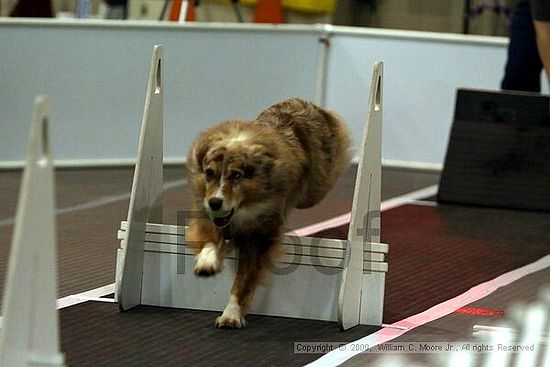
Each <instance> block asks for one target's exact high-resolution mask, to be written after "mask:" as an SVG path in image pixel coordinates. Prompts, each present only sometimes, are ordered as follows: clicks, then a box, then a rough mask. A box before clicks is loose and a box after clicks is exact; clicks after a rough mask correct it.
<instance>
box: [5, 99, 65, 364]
mask: <svg viewBox="0 0 550 367" xmlns="http://www.w3.org/2000/svg"><path fill="white" fill-rule="evenodd" d="M49 120H50V99H49V97H47V96H45V95H40V96H38V97H36V99H35V106H34V114H33V121H32V125H31V133H30V142H29V148H28V154H27V164H26V166H25V170H24V173H23V179H22V183H21V190H20V194H19V199H18V204H17V215H16V220H15V225H14V231H13V240H12V244H11V253H10V258H9V266H8V276H7V279H6V287H5V293H4V299H3V304H2V305H3V310H2V315H3V319H2V339H1V342H0V366H6V367H8V366H9V367H31V366H34V367H37V366H43V367H46V366H48V367H62V366H64V365H65V364H64V357H63V354H62V353H61V352H60V343H59V322H58V315H57V255H56V254H57V249H56V244H55V237H56V234H55V214H54V175H53V168H52V157H51V153H50V144H49V135H48V123H49Z"/></svg>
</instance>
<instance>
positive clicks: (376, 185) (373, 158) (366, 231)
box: [339, 62, 386, 330]
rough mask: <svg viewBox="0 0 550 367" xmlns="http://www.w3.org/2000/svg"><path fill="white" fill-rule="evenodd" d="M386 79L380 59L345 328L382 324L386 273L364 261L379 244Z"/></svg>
mask: <svg viewBox="0 0 550 367" xmlns="http://www.w3.org/2000/svg"><path fill="white" fill-rule="evenodd" d="M383 78H384V67H383V64H382V63H381V62H378V63H376V64H375V65H374V71H373V73H372V81H371V89H370V90H371V92H370V95H369V102H368V108H367V116H366V120H365V128H364V130H363V146H362V147H361V153H360V156H359V157H360V159H359V165H358V167H357V176H356V179H355V190H354V194H353V204H352V209H351V220H350V225H349V230H348V246H349V250H348V254H347V255H348V260H347V262H348V264H347V266H346V267H344V271H343V273H342V286H341V287H340V297H339V304H340V312H341V315H340V317H339V320H340V322H341V327H342V329H344V330H346V329H349V328H350V327H353V326H356V325H358V324H368V325H379V324H381V323H382V311H383V308H384V288H385V278H386V273H385V272H378V271H372V269H369V268H368V267H367V266H365V264H370V263H371V261H372V260H373V259H372V258H371V256H372V254H373V253H375V251H373V250H374V248H373V246H376V244H378V243H380V229H381V228H380V200H381V175H382V168H381V165H382V163H381V162H382V105H383V89H382V81H383Z"/></svg>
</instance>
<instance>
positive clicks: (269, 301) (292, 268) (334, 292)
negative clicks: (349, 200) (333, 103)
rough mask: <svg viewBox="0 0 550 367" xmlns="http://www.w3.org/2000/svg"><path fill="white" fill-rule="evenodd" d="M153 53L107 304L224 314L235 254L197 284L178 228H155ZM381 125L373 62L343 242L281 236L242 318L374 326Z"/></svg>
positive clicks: (381, 266)
mask: <svg viewBox="0 0 550 367" xmlns="http://www.w3.org/2000/svg"><path fill="white" fill-rule="evenodd" d="M159 55H160V48H159V47H158V46H156V47H155V51H154V53H153V60H152V64H151V73H150V76H149V87H148V91H147V98H146V105H145V113H144V117H143V123H142V128H141V129H142V130H141V137H140V144H139V151H138V159H137V161H138V164H137V165H136V171H135V174H134V183H133V187H132V197H131V199H130V208H129V210H128V220H127V221H123V222H122V223H121V228H120V230H119V232H118V238H119V239H120V240H121V247H120V248H119V250H118V253H117V275H116V295H115V296H116V299H117V301H118V303H119V305H120V309H122V310H127V309H129V308H131V307H134V306H136V305H138V304H146V305H156V306H166V307H178V308H191V309H202V310H212V311H222V310H223V309H224V307H225V305H226V303H227V298H228V296H229V291H230V289H231V284H232V281H233V278H234V276H235V269H236V258H235V254H234V253H230V254H229V255H228V256H227V258H226V259H225V261H224V270H223V271H222V272H221V273H220V274H217V275H216V276H214V277H208V278H204V277H197V276H195V275H194V273H193V267H194V253H193V251H192V249H191V248H190V247H188V246H187V244H186V241H185V231H186V227H185V225H184V223H180V224H182V225H165V224H162V200H161V198H162V83H161V82H160V81H159V76H160V71H158V70H159V65H160V64H161V63H160V61H159V60H161V59H160V56H159ZM155 86H156V89H155ZM154 91H158V94H156V95H155V94H154ZM153 104H157V105H156V106H155V107H153ZM159 104H160V105H159ZM381 123H382V64H381V63H377V64H376V65H375V67H374V75H373V84H372V85H371V96H370V99H369V113H368V114H367V121H366V127H365V133H364V139H363V145H364V147H363V148H362V155H361V162H360V164H359V173H358V177H357V183H356V188H355V194H354V204H353V212H352V221H351V227H350V232H349V235H348V239H347V240H337V239H328V238H313V237H296V236H288V235H287V236H284V237H283V247H284V250H285V253H284V255H283V256H282V257H281V258H280V259H279V260H278V261H277V262H276V263H274V264H272V267H271V273H270V274H269V276H268V277H267V280H266V284H264V285H263V286H260V287H259V288H258V289H257V291H256V294H255V296H254V302H253V304H252V306H251V309H250V313H252V314H261V315H272V316H285V317H296V318H306V319H316V320H327V321H339V323H340V325H341V326H342V328H344V329H348V328H350V327H353V326H355V325H358V324H360V323H361V324H372V325H380V324H381V322H382V307H383V301H384V300H383V298H384V281H385V273H386V272H387V270H388V264H387V263H386V262H385V254H386V253H387V252H388V245H386V244H382V243H379V230H380V221H379V213H380V165H381V155H380V145H381V143H380V141H381ZM371 298H376V299H371Z"/></svg>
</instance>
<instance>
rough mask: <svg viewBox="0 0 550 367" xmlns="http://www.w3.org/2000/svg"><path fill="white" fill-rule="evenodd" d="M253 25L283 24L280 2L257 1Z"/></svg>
mask: <svg viewBox="0 0 550 367" xmlns="http://www.w3.org/2000/svg"><path fill="white" fill-rule="evenodd" d="M254 22H255V23H272V24H278V23H284V22H285V19H284V16H283V6H282V4H281V0H258V2H257V3H256V10H255V11H254Z"/></svg>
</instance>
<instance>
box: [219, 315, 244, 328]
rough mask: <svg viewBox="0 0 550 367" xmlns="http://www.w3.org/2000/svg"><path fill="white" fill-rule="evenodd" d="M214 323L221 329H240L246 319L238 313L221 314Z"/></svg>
mask: <svg viewBox="0 0 550 367" xmlns="http://www.w3.org/2000/svg"><path fill="white" fill-rule="evenodd" d="M215 325H216V327H217V328H221V329H242V328H244V327H246V320H245V319H244V317H242V316H240V315H221V316H220V317H218V318H217V319H216V323H215Z"/></svg>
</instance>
